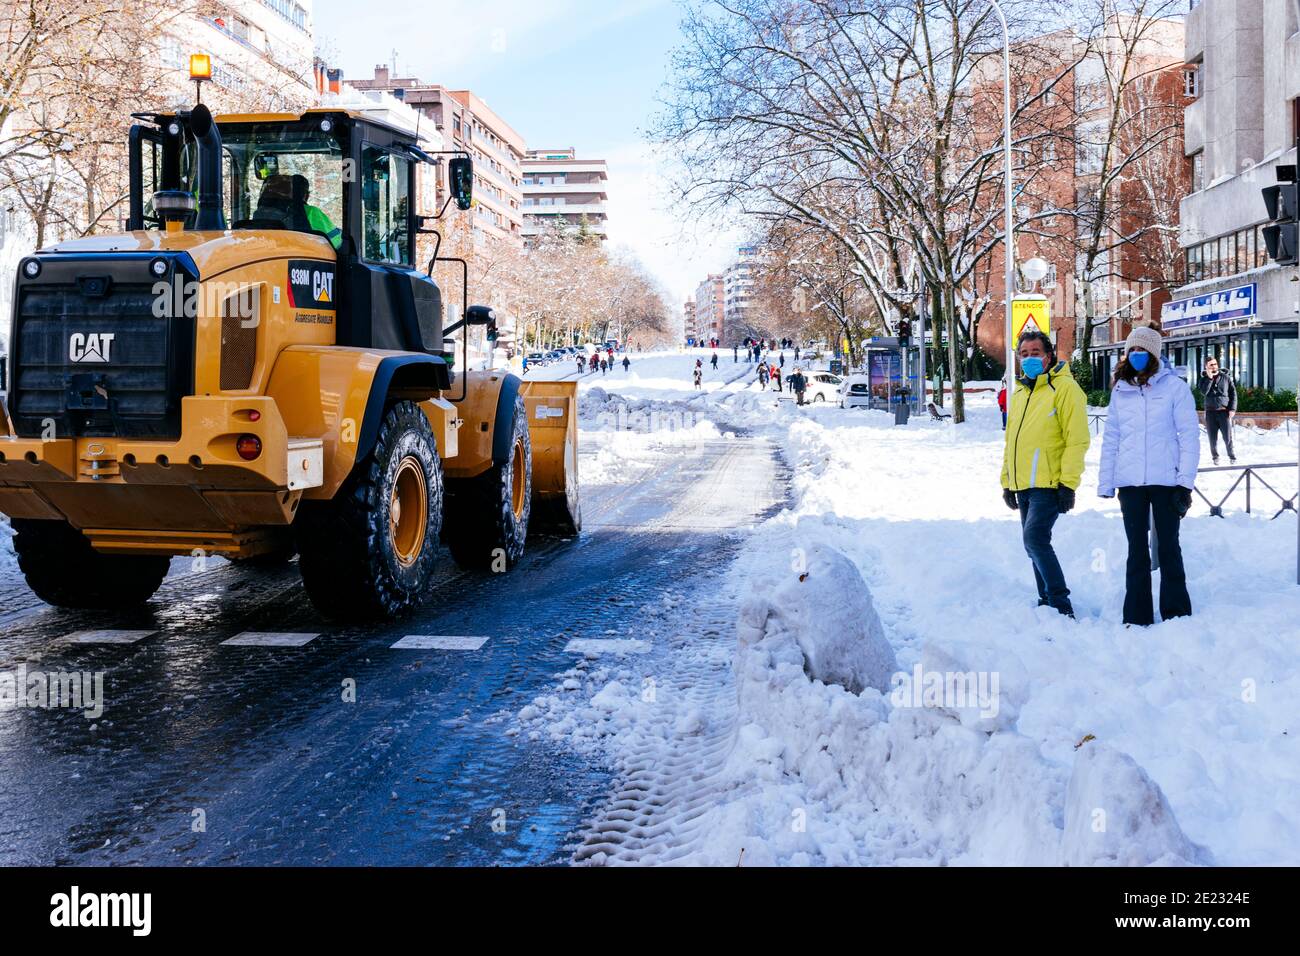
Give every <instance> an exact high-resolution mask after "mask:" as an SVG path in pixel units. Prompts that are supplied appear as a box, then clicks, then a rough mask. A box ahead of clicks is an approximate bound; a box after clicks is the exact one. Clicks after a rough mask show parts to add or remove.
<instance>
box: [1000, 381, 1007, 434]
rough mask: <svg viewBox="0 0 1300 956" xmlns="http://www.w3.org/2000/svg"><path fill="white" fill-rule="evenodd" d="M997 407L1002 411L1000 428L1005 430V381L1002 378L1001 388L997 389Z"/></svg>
mask: <svg viewBox="0 0 1300 956" xmlns="http://www.w3.org/2000/svg"><path fill="white" fill-rule="evenodd" d="M998 408H999V409H1001V411H1002V430H1003V431H1006V430H1007V382H1006V379H1003V380H1002V388H1001V389H1000V390H999V391H998Z"/></svg>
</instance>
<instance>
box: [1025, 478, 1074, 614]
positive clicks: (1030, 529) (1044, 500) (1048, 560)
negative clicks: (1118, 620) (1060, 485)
mask: <svg viewBox="0 0 1300 956" xmlns="http://www.w3.org/2000/svg"><path fill="white" fill-rule="evenodd" d="M1016 500H1017V501H1019V502H1020V528H1021V533H1022V535H1023V537H1024V542H1025V553H1026V554H1028V555H1029V560H1030V561H1031V562H1033V565H1034V583H1035V584H1036V585H1038V603H1039V604H1045V605H1047V606H1048V607H1054V608H1056V609H1057V610H1058V611H1060V612H1061V613H1062V614H1073V613H1074V608H1073V606H1072V605H1071V604H1070V589H1069V588H1068V587H1066V586H1065V572H1064V571H1062V570H1061V562H1060V561H1058V560H1057V558H1056V551H1055V550H1053V548H1052V526H1053V525H1055V524H1056V519H1057V518H1058V517H1060V514H1061V506H1060V504H1059V503H1058V501H1057V497H1056V489H1055V488H1030V489H1029V490H1028V491H1017V492H1016Z"/></svg>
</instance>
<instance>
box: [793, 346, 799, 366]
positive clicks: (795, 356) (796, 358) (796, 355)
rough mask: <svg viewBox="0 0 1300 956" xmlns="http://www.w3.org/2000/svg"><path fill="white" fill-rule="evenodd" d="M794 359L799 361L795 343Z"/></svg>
mask: <svg viewBox="0 0 1300 956" xmlns="http://www.w3.org/2000/svg"><path fill="white" fill-rule="evenodd" d="M794 360H795V361H796V362H797V361H799V346H797V345H796V346H795V347H794Z"/></svg>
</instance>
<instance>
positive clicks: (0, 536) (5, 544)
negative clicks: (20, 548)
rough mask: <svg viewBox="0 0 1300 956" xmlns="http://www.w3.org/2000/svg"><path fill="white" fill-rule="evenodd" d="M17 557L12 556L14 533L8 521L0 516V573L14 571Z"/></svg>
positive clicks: (16, 566) (16, 565)
mask: <svg viewBox="0 0 1300 956" xmlns="http://www.w3.org/2000/svg"><path fill="white" fill-rule="evenodd" d="M17 568H18V556H17V555H16V554H14V531H13V528H11V527H10V526H9V519H8V518H6V517H5V516H4V515H0V572H11V571H16V570H17Z"/></svg>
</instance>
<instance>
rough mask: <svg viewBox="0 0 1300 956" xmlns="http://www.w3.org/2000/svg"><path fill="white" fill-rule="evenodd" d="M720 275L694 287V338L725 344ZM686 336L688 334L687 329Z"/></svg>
mask: <svg viewBox="0 0 1300 956" xmlns="http://www.w3.org/2000/svg"><path fill="white" fill-rule="evenodd" d="M725 285H726V283H725V279H724V277H723V276H722V275H711V276H709V277H708V278H707V279H705V280H704V281H703V282H701V283H700V284H699V285H698V286H696V287H695V338H696V341H697V342H698V341H704V342H707V341H708V340H709V339H717V340H718V341H719V342H725V341H726V338H725V335H724V333H725V331H726V288H725ZM687 334H688V335H689V334H690V331H689V327H688V330H687Z"/></svg>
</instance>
